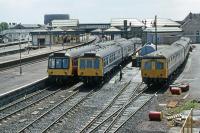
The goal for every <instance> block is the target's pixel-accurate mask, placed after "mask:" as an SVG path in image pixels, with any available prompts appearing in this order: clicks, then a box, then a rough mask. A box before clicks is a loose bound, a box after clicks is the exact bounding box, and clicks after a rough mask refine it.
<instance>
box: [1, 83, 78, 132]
mask: <svg viewBox="0 0 200 133" xmlns="http://www.w3.org/2000/svg"><path fill="white" fill-rule="evenodd" d="M81 86H82V83H81V82H79V83H77V84H76V85H74V86H72V87H70V88H68V89H66V88H59V89H57V90H56V91H50V90H44V91H40V92H37V93H35V94H33V95H30V96H29V97H27V98H25V99H22V100H20V101H18V102H15V103H13V104H10V105H8V106H5V107H3V108H1V111H0V114H1V118H0V120H1V121H0V122H1V123H0V125H1V127H2V130H5V131H8V132H13V129H12V128H14V127H13V124H14V126H16V127H17V128H16V129H18V128H20V127H24V124H23V123H24V122H26V121H31V120H32V119H35V117H32V116H33V115H32V114H31V116H30V114H29V113H30V111H33V110H38V107H39V108H44V109H43V110H41V112H44V111H45V110H46V109H47V108H50V107H51V106H53V105H54V104H53V103H51V101H52V100H54V102H59V101H61V100H62V99H63V98H64V97H65V95H69V94H71V93H73V91H74V90H76V91H78V88H79V87H81ZM50 89H53V88H50ZM63 89H65V90H63ZM16 117H17V118H16ZM31 117H32V118H31ZM23 119H26V121H22V122H20V121H21V120H23ZM8 123H10V124H8ZM10 127H11V128H10ZM0 132H1V130H0ZM15 132H16V131H15Z"/></svg>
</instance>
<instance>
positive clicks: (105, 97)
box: [51, 83, 123, 133]
mask: <svg viewBox="0 0 200 133" xmlns="http://www.w3.org/2000/svg"><path fill="white" fill-rule="evenodd" d="M122 86H123V84H121V83H118V84H115V85H114V84H106V85H105V86H104V87H103V88H101V89H100V90H99V91H97V92H96V94H93V95H92V96H91V97H90V98H89V99H87V100H85V101H84V102H83V103H82V104H81V105H79V107H78V108H77V109H76V110H75V111H73V114H71V115H70V116H67V117H65V118H64V119H63V120H62V121H61V122H59V125H58V124H57V126H54V127H53V128H54V129H52V130H51V132H70V133H73V132H76V131H79V130H80V129H81V128H82V127H83V126H85V124H86V123H87V122H88V121H89V120H90V118H91V117H92V116H93V115H94V114H95V113H97V111H100V110H102V109H103V107H105V103H107V102H108V101H109V100H110V99H112V97H114V96H115V95H116V94H117V93H118V91H119V90H120V89H121V88H122ZM55 127H56V128H55Z"/></svg>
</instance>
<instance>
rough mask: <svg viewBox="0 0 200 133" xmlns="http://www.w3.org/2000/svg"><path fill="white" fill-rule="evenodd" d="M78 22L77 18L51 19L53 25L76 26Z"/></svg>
mask: <svg viewBox="0 0 200 133" xmlns="http://www.w3.org/2000/svg"><path fill="white" fill-rule="evenodd" d="M78 24H79V20H78V19H69V20H53V21H52V26H53V27H77V26H78Z"/></svg>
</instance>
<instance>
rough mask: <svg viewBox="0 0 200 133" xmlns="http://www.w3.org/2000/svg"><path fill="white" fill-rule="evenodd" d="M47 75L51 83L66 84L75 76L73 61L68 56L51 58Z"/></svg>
mask: <svg viewBox="0 0 200 133" xmlns="http://www.w3.org/2000/svg"><path fill="white" fill-rule="evenodd" d="M47 73H48V77H49V81H50V82H51V83H56V84H64V83H65V82H66V81H67V80H68V78H69V77H71V76H72V74H73V67H72V60H71V59H70V58H69V57H67V56H58V55H57V56H50V57H49V60H48V69H47Z"/></svg>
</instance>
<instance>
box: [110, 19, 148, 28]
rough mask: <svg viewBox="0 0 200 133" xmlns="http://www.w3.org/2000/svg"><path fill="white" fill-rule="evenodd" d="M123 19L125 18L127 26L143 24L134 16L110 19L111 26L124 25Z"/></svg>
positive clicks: (140, 25)
mask: <svg viewBox="0 0 200 133" xmlns="http://www.w3.org/2000/svg"><path fill="white" fill-rule="evenodd" d="M124 20H127V26H129V25H130V24H131V26H132V27H142V26H144V24H143V23H142V22H141V21H140V20H138V19H134V18H114V19H111V26H124Z"/></svg>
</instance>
